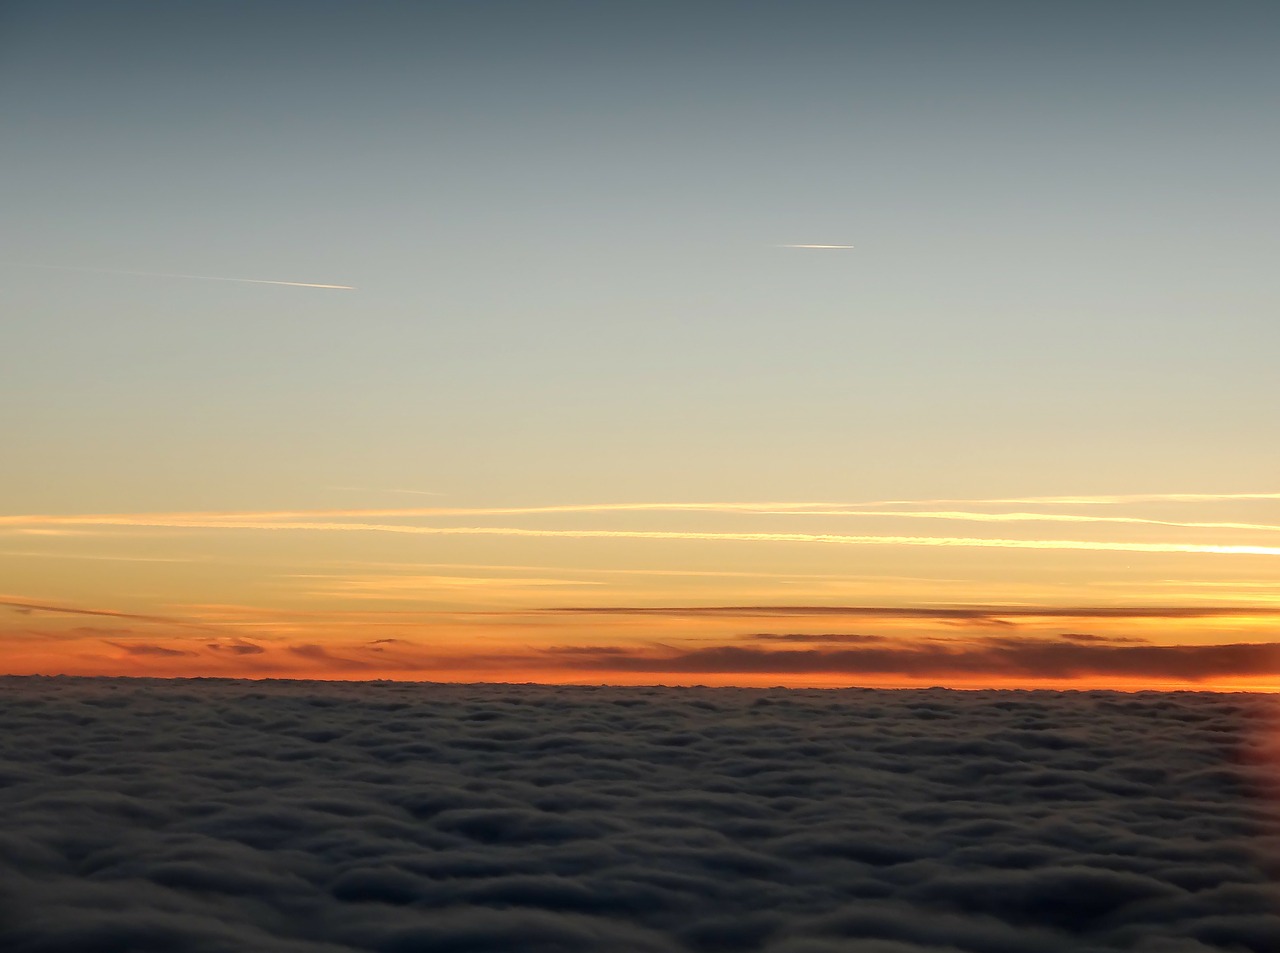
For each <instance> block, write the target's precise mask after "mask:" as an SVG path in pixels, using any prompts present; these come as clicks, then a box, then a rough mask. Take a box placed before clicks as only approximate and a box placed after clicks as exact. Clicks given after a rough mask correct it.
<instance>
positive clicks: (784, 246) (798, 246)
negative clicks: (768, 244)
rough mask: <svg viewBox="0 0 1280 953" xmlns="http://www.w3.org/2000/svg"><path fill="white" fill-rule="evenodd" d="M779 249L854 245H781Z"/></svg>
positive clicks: (849, 246) (846, 246)
mask: <svg viewBox="0 0 1280 953" xmlns="http://www.w3.org/2000/svg"><path fill="white" fill-rule="evenodd" d="M778 247H779V248H853V247H854V246H853V245H795V244H786V245H779V246H778Z"/></svg>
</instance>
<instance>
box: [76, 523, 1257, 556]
mask: <svg viewBox="0 0 1280 953" xmlns="http://www.w3.org/2000/svg"><path fill="white" fill-rule="evenodd" d="M79 519H80V520H82V521H83V522H89V523H92V524H95V525H108V526H141V527H162V528H170V529H242V530H311V531H336V532H367V533H401V534H405V535H420V536H508V537H530V538H545V539H555V538H560V539H670V540H677V539H683V540H719V541H726V542H729V541H734V542H771V543H824V544H828V545H841V546H938V547H957V548H977V549H1044V550H1078V551H1086V552H1125V553H1201V554H1209V553H1212V554H1218V555H1251V556H1280V547H1277V546H1245V545H1222V544H1204V543H1143V542H1129V543H1126V542H1106V541H1092V540H1073V539H1000V538H983V537H969V536H849V535H842V534H837V533H713V532H685V531H676V530H669V531H662V530H604V529H601V530H589V529H579V530H568V529H527V528H521V527H515V526H405V525H400V524H395V523H336V522H301V521H296V522H294V521H277V520H242V519H208V518H204V519H180V518H173V517H171V518H165V517H163V516H159V517H152V518H146V517H139V516H128V517H88V518H84V517H82V518H79Z"/></svg>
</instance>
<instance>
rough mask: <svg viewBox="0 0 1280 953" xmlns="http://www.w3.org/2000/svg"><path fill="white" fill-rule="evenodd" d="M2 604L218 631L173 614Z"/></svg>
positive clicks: (16, 602) (7, 601)
mask: <svg viewBox="0 0 1280 953" xmlns="http://www.w3.org/2000/svg"><path fill="white" fill-rule="evenodd" d="M0 606H7V607H8V608H10V609H13V610H15V611H18V612H54V613H59V614H62V615H90V616H105V617H106V618H110V619H129V620H131V621H133V622H154V623H158V624H161V625H178V626H184V627H186V628H191V629H202V630H205V631H209V632H217V631H218V629H217V628H216V627H215V626H212V625H206V624H204V623H201V622H188V621H187V620H185V619H176V618H174V617H172V616H163V615H145V614H142V613H138V612H117V611H115V610H113V609H82V608H80V607H79V606H60V605H54V604H51V603H46V602H28V601H25V600H21V599H0Z"/></svg>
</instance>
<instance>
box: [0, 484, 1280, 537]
mask: <svg viewBox="0 0 1280 953" xmlns="http://www.w3.org/2000/svg"><path fill="white" fill-rule="evenodd" d="M395 492H424V493H425V492H428V491H408V490H405V491H395ZM885 502H886V501H881V502H879V503H822V502H809V503H779V502H761V503H716V502H708V503H566V504H552V505H546V506H487V507H440V506H415V507H376V508H369V507H364V508H359V509H353V508H342V509H311V510H268V511H251V512H244V511H240V512H236V511H232V512H172V513H138V514H130V513H117V514H81V515H74V514H73V515H59V514H29V515H12V516H0V526H33V525H34V526H128V525H141V526H157V525H169V524H168V523H166V522H157V521H173V525H180V526H190V525H192V521H199V522H213V521H228V522H236V521H247V520H253V521H268V520H299V519H301V520H312V519H315V518H317V517H321V518H329V519H348V518H362V517H404V518H413V517H432V516H437V517H466V516H538V515H546V514H571V513H626V512H671V513H683V512H699V513H725V514H740V515H761V516H770V515H772V516H872V517H889V518H903V519H936V520H950V521H956V522H984V523H985V522H1046V523H1055V522H1061V523H1122V524H1135V525H1149V526H1173V527H1182V528H1191V529H1239V530H1257V531H1260V532H1280V525H1276V524H1270V523H1244V522H1225V521H1213V522H1205V521H1188V520H1160V519H1150V518H1146V517H1134V516H1090V515H1081V514H1072V513H1026V512H1015V513H980V512H974V511H971V510H901V509H878V508H873V507H879V506H883V505H885ZM930 502H943V501H910V500H901V501H897V505H925V504H926V503H930ZM967 502H969V503H973V504H979V503H993V504H994V503H1001V502H1013V501H998V500H985V501H984V500H970V501H967ZM1022 502H1031V501H1022Z"/></svg>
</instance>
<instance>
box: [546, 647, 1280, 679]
mask: <svg viewBox="0 0 1280 953" xmlns="http://www.w3.org/2000/svg"><path fill="white" fill-rule="evenodd" d="M553 658H554V662H555V664H556V665H557V666H560V667H564V668H577V669H586V670H592V671H614V672H620V671H629V672H654V673H659V672H670V673H698V674H711V673H726V674H728V673H739V674H741V673H761V674H771V675H772V674H783V673H788V674H802V673H807V674H819V673H827V674H832V675H854V676H857V675H903V676H920V677H930V678H933V677H948V676H950V677H957V676H969V677H973V676H980V677H993V676H1002V675H1004V676H1017V677H1030V678H1079V677H1081V676H1091V675H1093V676H1112V677H1116V676H1127V677H1138V678H1170V679H1176V680H1178V681H1185V682H1200V681H1204V680H1206V679H1210V678H1221V677H1231V676H1236V677H1239V676H1257V675H1270V674H1274V673H1280V644H1277V643H1266V642H1263V643H1255V642H1245V643H1229V644H1225V645H1132V644H1110V643H1087V642H1079V641H1076V640H1073V639H1010V638H1003V639H988V640H983V641H981V642H961V643H944V642H927V643H922V644H919V645H912V646H879V645H866V646H852V647H849V648H842V649H781V650H769V649H756V648H745V647H741V646H717V647H713V648H705V649H693V650H691V651H687V652H662V653H653V652H645V651H636V650H634V649H624V650H622V651H619V650H618V649H617V647H614V646H604V647H601V649H600V650H598V651H597V653H596V654H592V652H591V651H589V650H588V651H585V652H581V653H577V654H576V655H568V654H558V655H554V656H553Z"/></svg>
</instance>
